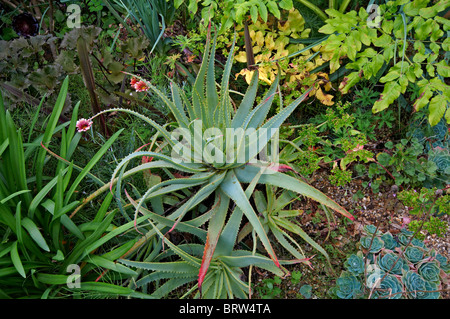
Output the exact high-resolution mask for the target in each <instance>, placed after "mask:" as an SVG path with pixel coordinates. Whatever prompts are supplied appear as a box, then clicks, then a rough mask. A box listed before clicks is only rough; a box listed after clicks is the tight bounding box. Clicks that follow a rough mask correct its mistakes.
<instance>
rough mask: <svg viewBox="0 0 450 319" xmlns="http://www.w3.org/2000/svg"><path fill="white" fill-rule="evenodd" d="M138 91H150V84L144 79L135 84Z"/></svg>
mask: <svg viewBox="0 0 450 319" xmlns="http://www.w3.org/2000/svg"><path fill="white" fill-rule="evenodd" d="M134 89H135V90H136V92H143V91H148V86H147V84H145V82H144V81H139V82H137V83H136V84H135V85H134Z"/></svg>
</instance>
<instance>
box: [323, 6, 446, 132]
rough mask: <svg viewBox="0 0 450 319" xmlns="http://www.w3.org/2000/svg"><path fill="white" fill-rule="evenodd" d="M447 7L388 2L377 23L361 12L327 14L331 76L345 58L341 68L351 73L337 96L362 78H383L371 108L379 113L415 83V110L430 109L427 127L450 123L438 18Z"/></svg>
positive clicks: (441, 21)
mask: <svg viewBox="0 0 450 319" xmlns="http://www.w3.org/2000/svg"><path fill="white" fill-rule="evenodd" d="M449 5H450V2H449V1H440V2H439V3H437V4H433V3H432V2H431V1H421V0H415V1H407V0H397V1H388V2H386V3H385V4H384V3H383V4H380V5H379V6H378V9H377V13H376V14H377V16H376V18H375V21H373V20H372V19H369V13H368V12H367V11H366V10H365V9H364V8H361V9H360V10H359V12H356V11H350V12H348V13H345V14H343V13H342V12H339V11H337V10H335V9H329V10H326V12H327V13H328V15H329V16H330V18H329V19H328V20H326V25H324V26H323V27H322V28H321V29H320V32H322V33H325V34H329V35H330V36H329V38H328V39H327V41H326V44H325V45H326V46H327V47H329V49H332V50H333V51H334V54H333V57H332V59H331V61H330V71H331V72H330V73H333V72H335V71H337V70H338V69H339V68H340V66H341V62H340V59H341V58H343V57H344V56H347V57H348V59H349V60H350V61H349V63H346V65H345V67H346V68H347V69H349V70H351V72H350V73H349V74H348V75H347V76H345V78H344V80H343V81H342V82H341V84H340V86H339V89H340V91H341V92H342V93H343V94H346V93H347V92H348V91H349V89H350V88H352V87H353V86H354V85H355V84H356V83H358V82H359V81H361V80H362V79H371V78H374V77H378V76H379V74H381V75H384V76H381V75H380V76H381V78H379V82H381V83H384V88H383V91H382V93H381V95H380V98H379V99H378V100H377V101H376V102H375V103H374V105H373V108H372V109H373V111H374V112H380V111H383V110H385V109H386V108H388V107H389V106H390V105H391V104H393V103H394V101H396V100H397V99H398V98H399V97H400V96H401V95H402V94H404V93H405V92H406V90H407V88H408V86H410V85H411V84H412V83H417V84H418V85H419V87H420V88H421V89H420V96H419V98H418V99H417V100H416V101H415V102H414V108H415V110H416V111H417V110H420V109H422V108H424V107H425V106H427V105H428V121H429V123H430V124H431V126H434V125H436V124H437V123H438V122H439V121H440V120H441V119H442V118H443V117H445V119H446V120H447V123H450V109H449V108H448V102H449V100H450V96H449V94H448V92H450V90H449V89H448V85H447V84H446V83H445V82H444V80H443V78H445V77H448V74H449V73H448V70H449V67H448V63H447V61H445V60H444V59H442V55H443V52H445V51H448V44H449V42H448V38H447V37H446V36H445V34H446V31H447V30H448V29H449V24H448V21H447V20H446V19H444V18H442V17H440V16H438V15H437V13H439V12H441V11H443V10H445V9H446V8H447V7H448V6H449ZM354 70H355V71H354Z"/></svg>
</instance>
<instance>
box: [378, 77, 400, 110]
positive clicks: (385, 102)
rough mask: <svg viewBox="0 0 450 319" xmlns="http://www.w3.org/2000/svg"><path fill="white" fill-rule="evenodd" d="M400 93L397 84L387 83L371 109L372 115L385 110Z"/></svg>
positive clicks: (394, 82)
mask: <svg viewBox="0 0 450 319" xmlns="http://www.w3.org/2000/svg"><path fill="white" fill-rule="evenodd" d="M400 93H401V86H400V84H399V83H398V82H396V81H392V82H387V83H386V85H385V86H384V89H383V92H382V93H381V95H380V98H379V99H378V100H377V101H375V103H374V105H373V107H372V111H373V112H374V113H377V112H381V111H383V110H385V109H386V108H388V107H389V105H391V104H392V103H393V102H394V101H395V100H396V99H397V98H398V97H399V96H400Z"/></svg>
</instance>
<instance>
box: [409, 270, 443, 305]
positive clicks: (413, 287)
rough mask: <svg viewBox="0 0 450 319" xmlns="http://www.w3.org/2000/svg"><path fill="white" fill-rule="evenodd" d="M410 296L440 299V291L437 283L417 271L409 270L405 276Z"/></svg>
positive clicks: (413, 297)
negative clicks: (427, 279)
mask: <svg viewBox="0 0 450 319" xmlns="http://www.w3.org/2000/svg"><path fill="white" fill-rule="evenodd" d="M403 283H404V284H405V287H406V292H407V294H408V296H409V297H410V298H412V299H438V298H439V297H440V293H439V291H437V290H438V286H437V285H436V284H435V283H432V282H429V281H426V280H425V279H423V277H422V276H420V275H419V274H418V273H417V272H414V271H411V270H410V271H408V272H406V274H405V275H404V276H403Z"/></svg>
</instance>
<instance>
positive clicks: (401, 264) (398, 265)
mask: <svg viewBox="0 0 450 319" xmlns="http://www.w3.org/2000/svg"><path fill="white" fill-rule="evenodd" d="M378 266H379V267H380V268H381V269H382V270H383V271H385V272H388V273H390V274H394V275H401V274H402V272H403V271H408V270H409V267H408V265H407V264H406V263H405V261H404V260H403V259H402V258H398V255H396V254H393V253H387V254H384V256H382V257H381V258H379V259H378Z"/></svg>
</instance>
